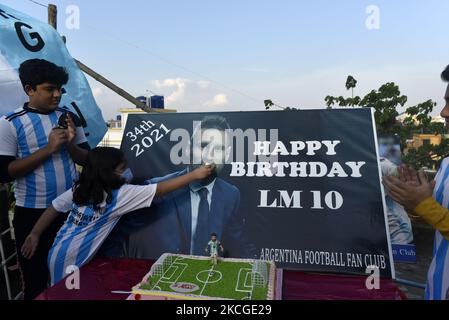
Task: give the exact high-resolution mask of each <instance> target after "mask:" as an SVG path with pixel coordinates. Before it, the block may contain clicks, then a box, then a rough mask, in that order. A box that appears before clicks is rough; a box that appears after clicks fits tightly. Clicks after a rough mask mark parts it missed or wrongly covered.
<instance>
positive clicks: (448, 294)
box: [425, 158, 449, 300]
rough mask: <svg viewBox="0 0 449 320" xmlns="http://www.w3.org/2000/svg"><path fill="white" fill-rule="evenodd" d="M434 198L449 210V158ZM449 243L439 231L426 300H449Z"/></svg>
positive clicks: (445, 162) (430, 269)
mask: <svg viewBox="0 0 449 320" xmlns="http://www.w3.org/2000/svg"><path fill="white" fill-rule="evenodd" d="M435 181H436V184H435V189H434V194H433V197H434V198H435V200H436V201H437V202H438V203H439V204H441V205H442V206H443V207H445V208H449V158H445V159H444V160H443V162H442V164H441V167H440V170H439V171H438V173H437V176H436V177H435ZM448 251H449V241H448V240H446V239H445V238H444V237H443V236H442V235H441V233H440V232H439V231H438V230H437V231H436V233H435V240H434V246H433V259H432V263H431V264H430V267H429V271H428V273H427V286H426V292H425V298H426V300H429V299H430V300H445V299H449V252H448Z"/></svg>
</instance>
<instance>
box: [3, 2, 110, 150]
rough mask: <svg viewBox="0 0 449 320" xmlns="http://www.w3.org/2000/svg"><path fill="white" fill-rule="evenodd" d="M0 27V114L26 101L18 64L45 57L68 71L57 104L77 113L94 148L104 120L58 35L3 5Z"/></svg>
mask: <svg viewBox="0 0 449 320" xmlns="http://www.w3.org/2000/svg"><path fill="white" fill-rule="evenodd" d="M0 30H1V32H0V97H1V99H0V116H1V115H3V114H6V113H8V112H10V111H13V110H15V109H17V108H19V107H21V106H22V105H23V104H24V103H25V102H27V101H28V97H27V96H26V94H25V92H24V91H23V88H22V84H21V83H20V79H19V75H18V69H19V66H20V64H21V63H22V62H23V61H25V60H28V59H45V60H48V61H51V62H53V63H55V64H56V65H58V66H62V67H64V68H65V69H66V71H67V73H68V74H69V82H68V83H67V84H66V85H65V86H64V88H63V89H64V90H63V95H62V99H61V103H60V107H62V108H65V109H68V110H70V111H71V112H73V113H74V114H76V115H78V117H79V118H80V120H81V123H82V125H83V127H84V132H85V134H86V138H87V140H88V142H89V144H90V146H91V147H95V146H96V145H97V144H98V143H99V142H100V141H101V139H102V138H103V136H104V134H105V133H106V130H107V127H106V123H105V121H104V119H103V116H102V114H101V110H100V109H99V108H98V106H97V104H96V102H95V100H94V97H93V95H92V92H91V89H90V87H89V84H88V82H87V80H86V78H85V76H84V74H83V73H82V71H81V70H80V69H79V68H78V65H77V64H76V62H75V60H74V59H73V58H72V57H71V56H70V54H69V52H68V51H67V48H66V46H65V44H64V42H63V41H62V39H61V36H60V35H59V34H58V33H57V32H56V30H55V29H53V27H51V26H50V25H48V24H46V23H44V22H41V21H39V20H36V19H34V18H32V17H30V16H27V15H25V14H23V13H21V12H18V11H16V10H13V9H11V8H9V7H7V6H5V5H2V4H0Z"/></svg>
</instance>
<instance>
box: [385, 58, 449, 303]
mask: <svg viewBox="0 0 449 320" xmlns="http://www.w3.org/2000/svg"><path fill="white" fill-rule="evenodd" d="M441 78H442V79H443V81H445V82H449V66H447V67H446V69H445V70H444V71H443V73H442V74H441ZM444 99H445V101H446V102H445V106H444V108H443V110H441V113H440V115H441V116H442V117H443V118H445V120H446V129H449V85H448V86H447V88H446V93H445V96H444ZM399 173H400V174H399V179H398V178H395V177H385V178H384V181H383V182H384V185H385V187H386V189H387V191H388V195H390V196H391V197H392V198H393V199H394V200H395V201H397V202H399V203H400V204H402V205H403V206H404V208H406V209H407V212H409V213H411V214H415V215H419V216H420V217H421V218H423V219H424V220H425V221H426V222H427V223H428V224H430V225H431V226H433V227H434V228H435V229H436V233H435V242H434V247H433V259H432V262H431V264H430V267H429V270H428V272H427V286H426V292H425V298H426V299H428V300H444V299H446V300H449V210H448V208H449V157H447V158H445V159H444V160H443V162H442V163H441V167H440V169H439V170H438V173H437V175H436V177H435V180H434V181H432V182H430V183H429V182H428V181H427V178H426V176H425V174H424V172H423V171H420V172H419V174H418V175H417V174H416V172H415V171H414V170H413V169H411V168H407V167H401V168H400V170H399Z"/></svg>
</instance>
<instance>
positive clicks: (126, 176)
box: [120, 168, 134, 183]
mask: <svg viewBox="0 0 449 320" xmlns="http://www.w3.org/2000/svg"><path fill="white" fill-rule="evenodd" d="M120 176H121V178H122V179H123V180H125V182H126V183H130V182H131V180H132V179H133V178H134V176H133V172H132V171H131V169H130V168H126V170H125V171H123V172H122V174H121V175H120Z"/></svg>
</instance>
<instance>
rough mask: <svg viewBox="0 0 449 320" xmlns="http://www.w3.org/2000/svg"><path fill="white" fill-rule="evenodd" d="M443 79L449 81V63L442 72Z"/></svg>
mask: <svg viewBox="0 0 449 320" xmlns="http://www.w3.org/2000/svg"><path fill="white" fill-rule="evenodd" d="M441 79H443V81H446V82H449V65H448V66H447V67H446V69H444V71H443V72H441Z"/></svg>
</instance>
